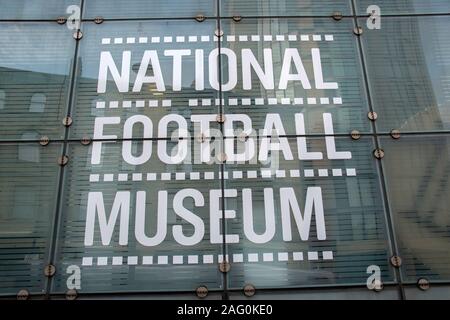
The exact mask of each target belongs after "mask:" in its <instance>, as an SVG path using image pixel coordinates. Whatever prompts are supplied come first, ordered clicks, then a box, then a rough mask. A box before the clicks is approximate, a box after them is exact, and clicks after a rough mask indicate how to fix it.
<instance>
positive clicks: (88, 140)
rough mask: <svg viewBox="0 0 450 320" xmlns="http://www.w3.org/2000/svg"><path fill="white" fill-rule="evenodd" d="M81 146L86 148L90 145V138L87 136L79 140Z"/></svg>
mask: <svg viewBox="0 0 450 320" xmlns="http://www.w3.org/2000/svg"><path fill="white" fill-rule="evenodd" d="M81 144H82V145H83V146H87V145H89V144H91V138H89V137H87V136H85V137H83V138H81Z"/></svg>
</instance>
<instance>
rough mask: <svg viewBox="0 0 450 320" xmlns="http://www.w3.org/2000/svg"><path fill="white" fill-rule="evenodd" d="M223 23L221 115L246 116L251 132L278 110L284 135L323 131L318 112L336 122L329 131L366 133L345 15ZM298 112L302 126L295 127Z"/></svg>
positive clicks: (360, 79) (350, 24) (358, 76)
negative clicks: (331, 117)
mask: <svg viewBox="0 0 450 320" xmlns="http://www.w3.org/2000/svg"><path fill="white" fill-rule="evenodd" d="M222 28H223V29H224V36H223V40H222V44H221V45H222V48H221V51H222V53H223V54H222V62H223V67H222V70H223V71H222V76H223V86H224V90H223V97H224V99H225V111H226V113H232V114H240V113H245V114H246V115H247V116H249V117H250V119H251V121H252V125H253V127H254V128H255V129H256V130H259V129H263V128H264V126H265V124H266V119H265V115H266V114H268V113H276V114H279V116H280V119H281V121H282V123H283V126H284V130H285V134H287V135H296V134H313V133H314V134H317V133H325V131H324V130H325V128H324V126H323V124H322V113H323V112H329V113H331V114H332V116H333V118H334V119H335V128H334V129H335V132H334V133H349V132H350V131H352V130H359V131H361V132H369V131H370V123H369V121H368V120H367V111H368V104H367V99H366V95H365V89H364V80H363V76H362V69H361V65H360V61H359V58H358V47H357V42H356V39H355V36H354V35H353V34H352V33H351V32H349V30H351V29H352V28H353V21H352V20H351V19H344V20H342V21H339V22H336V21H334V20H333V19H326V18H316V19H311V18H304V19H283V20H281V19H245V20H243V21H242V22H240V23H234V22H232V21H231V22H230V21H228V20H227V21H223V22H222ZM298 112H302V113H304V117H305V119H306V124H305V129H304V130H301V129H300V128H296V126H295V124H294V117H295V114H296V113H298ZM326 133H329V132H326ZM280 134H281V133H280Z"/></svg>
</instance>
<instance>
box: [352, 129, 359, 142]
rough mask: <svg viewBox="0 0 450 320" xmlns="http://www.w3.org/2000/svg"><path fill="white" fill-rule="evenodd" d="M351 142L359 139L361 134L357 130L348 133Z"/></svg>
mask: <svg viewBox="0 0 450 320" xmlns="http://www.w3.org/2000/svg"><path fill="white" fill-rule="evenodd" d="M350 135H351V137H352V139H353V140H359V139H360V138H361V133H360V132H359V131H358V130H353V131H352V132H351V133H350Z"/></svg>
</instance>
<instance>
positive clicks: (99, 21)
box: [94, 17, 104, 24]
mask: <svg viewBox="0 0 450 320" xmlns="http://www.w3.org/2000/svg"><path fill="white" fill-rule="evenodd" d="M103 21H104V20H103V18H102V17H95V19H94V22H95V23H96V24H100V23H103Z"/></svg>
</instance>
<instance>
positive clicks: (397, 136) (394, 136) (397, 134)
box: [391, 129, 400, 139]
mask: <svg viewBox="0 0 450 320" xmlns="http://www.w3.org/2000/svg"><path fill="white" fill-rule="evenodd" d="M391 137H392V139H400V130H397V129H392V130H391Z"/></svg>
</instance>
